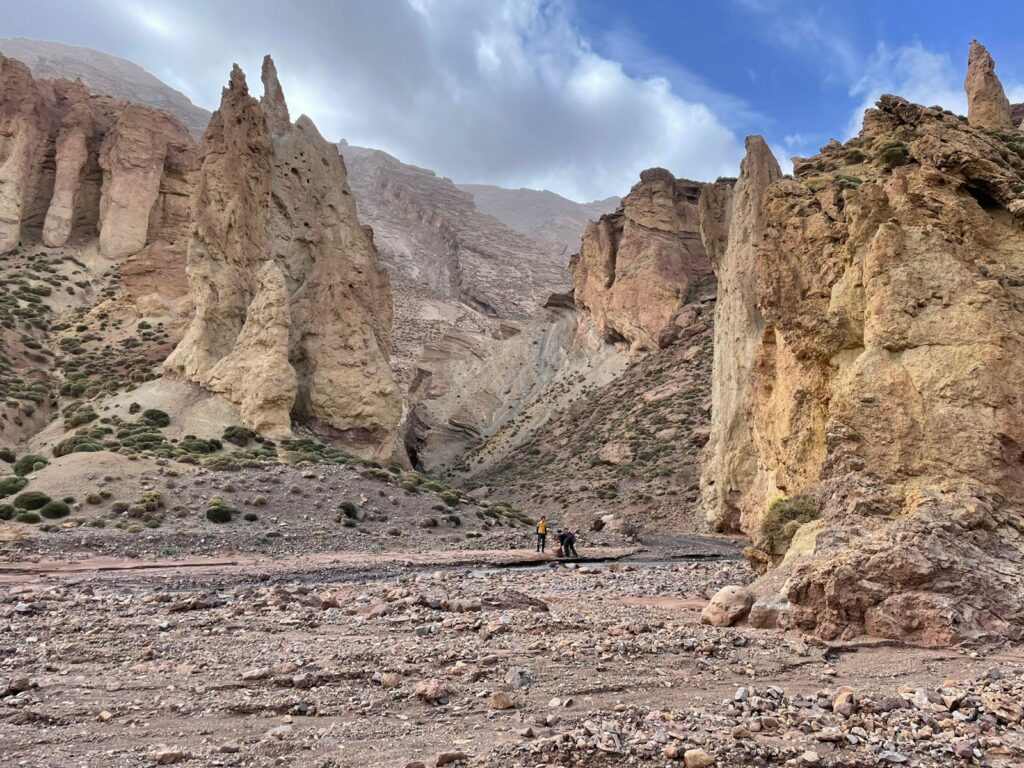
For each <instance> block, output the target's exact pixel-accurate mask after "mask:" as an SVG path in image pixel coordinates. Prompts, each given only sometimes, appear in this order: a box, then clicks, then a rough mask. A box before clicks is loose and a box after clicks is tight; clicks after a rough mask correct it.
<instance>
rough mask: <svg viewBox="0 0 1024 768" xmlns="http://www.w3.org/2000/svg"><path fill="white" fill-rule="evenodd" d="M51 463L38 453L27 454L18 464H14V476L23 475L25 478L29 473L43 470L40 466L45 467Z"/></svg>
mask: <svg viewBox="0 0 1024 768" xmlns="http://www.w3.org/2000/svg"><path fill="white" fill-rule="evenodd" d="M49 463H50V462H49V461H48V460H47V458H46V457H45V456H40V455H39V454H38V453H26V454H25V455H24V456H22V457H21V458H20V459H18V460H17V461H16V462H14V474H16V475H21V476H22V477H24V476H25V475H27V474H28V473H29V472H35V471H36V469H41V468H42V467H40V466H39V465H42V466H43V467H45V466H46V465H47V464H49Z"/></svg>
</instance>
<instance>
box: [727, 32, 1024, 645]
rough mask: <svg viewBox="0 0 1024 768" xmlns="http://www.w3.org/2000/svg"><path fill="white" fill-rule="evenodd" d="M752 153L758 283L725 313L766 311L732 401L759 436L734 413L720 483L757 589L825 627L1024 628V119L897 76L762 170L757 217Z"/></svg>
mask: <svg viewBox="0 0 1024 768" xmlns="http://www.w3.org/2000/svg"><path fill="white" fill-rule="evenodd" d="M976 61H977V58H976V55H975V49H972V68H973V67H974V66H975V63H976ZM970 83H971V78H970V77H969V78H968V85H970ZM972 122H974V121H973V120H972ZM986 128H988V126H986ZM752 155H753V153H750V154H748V160H747V166H746V167H745V169H744V176H745V177H746V178H742V177H741V179H740V182H739V184H738V188H737V192H736V198H737V199H736V200H734V204H733V226H732V227H730V235H729V243H728V247H727V256H726V261H727V262H728V260H729V256H730V255H733V254H734V253H735V255H736V256H737V257H742V258H743V259H744V263H742V264H736V265H734V266H735V268H736V269H738V270H744V269H745V270H747V271H749V272H751V273H753V274H755V275H756V301H755V303H754V305H753V306H752V305H751V303H750V302H749V301H744V302H739V303H737V305H736V306H735V307H734V309H733V310H732V311H730V310H727V309H725V308H724V307H722V306H720V309H721V310H722V314H721V315H720V316H719V318H718V320H719V322H720V323H721V324H723V325H724V326H725V327H736V328H744V327H749V319H748V318H749V315H750V313H754V312H757V311H759V313H760V320H759V322H758V326H759V328H758V331H757V333H756V339H754V340H753V344H754V346H755V350H754V355H753V361H752V365H751V367H750V384H749V390H748V392H747V393H746V394H745V395H744V397H743V399H742V401H741V402H740V403H739V404H738V407H739V410H740V412H742V413H743V414H744V415H745V416H746V421H747V424H748V427H749V435H747V434H740V433H733V434H732V435H730V434H725V436H724V439H723V440H722V441H721V442H720V444H719V448H718V454H717V457H718V460H719V461H721V457H722V455H723V454H722V451H723V450H724V451H725V452H729V451H741V450H749V451H750V455H751V458H752V461H751V465H752V466H748V467H746V468H745V472H744V474H743V475H742V478H741V480H742V482H739V483H736V484H735V485H733V486H730V487H729V489H722V488H719V490H718V494H719V495H721V494H722V493H723V492H724V491H725V490H728V491H729V492H731V493H732V492H734V496H733V498H731V499H729V503H730V504H731V505H734V506H735V507H736V508H737V509H738V511H739V517H738V521H739V525H740V526H741V527H742V528H743V530H745V531H746V532H747V533H749V534H750V535H751V536H752V538H753V540H754V547H753V548H751V550H750V551H749V557H750V559H751V561H752V562H753V563H754V564H755V566H756V567H758V568H759V569H761V570H767V571H768V573H767V575H766V576H765V577H764V579H763V580H762V582H760V585H759V587H758V589H759V591H760V592H761V593H767V592H771V591H773V590H778V591H779V592H780V593H781V595H782V597H783V598H784V599H785V600H787V601H788V605H789V617H788V620H789V621H790V623H791V624H792V625H795V626H796V627H799V628H801V629H803V630H808V631H814V632H816V633H817V634H819V635H821V636H824V637H828V638H833V637H840V636H843V637H847V636H851V635H854V634H857V633H861V632H865V631H866V632H868V633H870V634H874V635H881V636H886V637H895V638H900V639H906V640H911V641H915V642H922V643H928V644H943V643H950V642H955V641H957V640H960V639H966V638H975V639H977V638H1001V637H1010V638H1017V639H1019V638H1020V637H1021V636H1022V633H1024V472H1022V470H1021V457H1022V456H1024V447H1022V446H1024V410H1022V406H1021V401H1020V398H1019V393H1018V391H1017V390H1018V382H1019V381H1020V380H1021V379H1022V377H1024V355H1022V352H1024V349H1022V347H1024V294H1022V293H1021V291H1022V288H1021V286H1024V272H1022V269H1024V226H1022V225H1024V136H1022V135H1021V134H1020V133H1019V132H1018V131H1016V130H1012V129H1008V130H1005V131H1003V132H999V131H995V130H991V129H986V130H982V129H978V128H975V127H972V126H970V125H968V124H967V122H965V121H964V120H963V119H962V118H958V117H956V116H954V115H952V114H950V113H948V112H943V111H941V110H939V109H935V108H925V107H921V106H916V105H913V104H909V103H908V102H906V101H904V100H902V99H900V98H897V97H893V96H885V97H883V98H882V99H881V100H880V101H879V103H878V107H877V109H873V110H869V111H868V112H867V113H866V115H865V119H864V126H863V130H862V132H861V134H860V135H859V136H858V137H857V138H855V139H853V140H851V141H849V142H847V143H846V144H839V143H838V142H833V143H831V144H830V145H829V146H827V147H825V148H824V149H823V150H822V152H821V154H819V155H818V156H816V157H814V158H810V159H807V160H801V159H799V158H798V159H797V160H796V161H795V166H794V172H795V178H792V179H783V180H778V181H775V182H774V183H771V184H770V185H768V186H767V189H766V190H764V192H763V194H762V195H761V202H762V208H761V211H760V214H759V215H754V216H752V215H751V212H750V210H749V207H748V206H747V205H746V204H744V203H743V202H742V201H741V200H740V199H739V198H740V193H741V192H742V191H743V190H744V188H745V187H746V188H747V189H752V188H754V186H755V185H754V183H753V180H752V174H751V170H752V166H751V164H752V160H753V157H752ZM766 161H767V158H766V157H765V158H763V159H762V163H763V162H766ZM768 165H769V166H772V167H773V164H772V163H770V162H768ZM773 172H774V167H773ZM766 180H767V179H766ZM754 202H755V204H756V201H754ZM743 221H746V223H747V224H748V225H750V226H751V228H750V230H749V231H748V235H749V236H750V237H749V238H748V240H747V243H746V244H747V246H748V247H745V248H744V249H743V251H742V254H741V253H740V251H738V250H737V248H738V245H739V243H738V241H735V240H734V234H735V232H736V228H737V227H738V226H739V225H740V222H743ZM759 232H760V237H758V234H759ZM751 246H753V247H751ZM720 276H722V275H721V274H720ZM723 298H725V297H723ZM737 314H738V316H737ZM721 331H722V329H721V328H719V329H717V330H716V341H721V342H722V343H723V345H724V348H723V350H722V351H721V352H722V354H724V355H725V356H726V357H728V358H730V359H734V360H739V361H743V360H746V359H747V358H746V356H747V349H748V347H747V344H749V343H751V335H750V334H743V333H740V334H738V335H737V336H736V337H735V338H734V339H733V338H725V339H722V338H721V336H720V334H721ZM733 344H735V345H736V346H735V348H733V346H732V345H733ZM721 378H723V368H722V364H721V359H720V354H719V350H716V370H715V380H716V383H717V382H718V381H719V379H721ZM721 395H722V390H721V389H719V390H717V391H716V400H715V402H714V409H715V420H716V423H718V422H720V421H721V419H723V418H726V417H728V416H729V415H730V413H729V412H728V408H727V409H726V410H725V411H723V402H725V401H723V400H721V399H719V398H720V396H721ZM725 404H726V405H728V403H727V402H726V403H725ZM733 437H735V438H736V441H735V442H734V441H733V439H732V438H733ZM748 446H749V448H748ZM711 467H712V468H713V467H714V464H712V465H711ZM719 477H721V476H719ZM721 482H722V480H721V479H718V478H715V484H716V485H717V484H718V483H721ZM711 503H712V509H711V513H712V518H713V519H716V520H718V519H722V518H721V517H718V518H716V517H715V516H716V515H718V514H719V512H717V511H716V507H715V506H714V505H715V504H716V503H718V500H716V498H715V497H712V498H711ZM726 517H728V516H726ZM732 519H735V517H733V518H732Z"/></svg>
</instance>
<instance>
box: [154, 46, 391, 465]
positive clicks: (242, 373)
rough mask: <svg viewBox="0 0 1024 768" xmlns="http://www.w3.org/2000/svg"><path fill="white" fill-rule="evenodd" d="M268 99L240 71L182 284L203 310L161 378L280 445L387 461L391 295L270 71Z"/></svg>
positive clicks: (320, 143) (306, 126) (314, 139)
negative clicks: (323, 447) (303, 442)
mask: <svg viewBox="0 0 1024 768" xmlns="http://www.w3.org/2000/svg"><path fill="white" fill-rule="evenodd" d="M263 83H264V96H263V99H262V100H260V101H257V100H256V99H255V98H253V97H252V96H250V95H249V92H248V87H247V85H246V82H245V75H244V74H243V73H242V71H241V70H240V69H238V68H237V66H236V67H235V69H234V70H233V71H232V73H231V79H230V83H229V85H228V87H227V88H225V89H224V92H223V95H222V99H221V106H220V108H219V109H218V110H217V112H215V113H214V115H213V118H212V119H211V121H210V126H209V128H208V129H207V131H206V134H205V135H204V137H203V140H202V143H201V144H200V148H199V156H200V165H199V169H198V171H197V179H196V185H195V192H194V195H193V201H192V203H193V206H192V207H193V210H194V211H195V217H194V222H193V224H192V230H191V233H190V236H189V243H188V259H187V267H186V268H187V273H188V278H189V284H190V286H191V290H192V297H193V300H194V302H195V306H196V312H195V317H194V318H193V320H192V324H191V325H190V327H189V329H188V330H187V332H186V333H185V336H184V338H183V339H182V341H181V343H180V344H179V345H178V347H177V349H175V351H174V353H173V354H172V355H171V356H170V357H169V358H168V359H167V362H166V364H165V367H166V368H167V369H168V370H170V371H176V372H180V373H181V374H183V375H184V376H185V377H187V378H189V379H191V380H193V381H196V382H197V383H199V384H201V385H202V386H204V387H206V388H208V389H210V390H212V391H216V392H220V393H223V394H224V395H225V396H227V397H228V399H230V400H231V401H232V402H235V403H237V404H238V405H239V406H240V409H241V416H242V419H243V421H244V423H245V424H246V425H247V426H249V427H251V428H253V429H255V430H257V431H259V432H261V433H264V434H267V435H268V436H272V437H280V436H282V435H285V434H289V433H290V431H291V424H292V421H293V419H294V420H296V421H299V422H302V423H305V424H307V425H309V426H310V427H311V428H313V429H314V430H316V431H319V432H321V433H324V434H327V435H329V436H330V437H332V438H334V439H336V440H338V441H340V442H341V443H343V444H345V445H346V446H347V447H349V448H351V449H352V450H354V451H357V452H360V453H363V454H369V455H374V456H379V457H387V456H390V455H391V454H392V452H393V451H394V448H395V440H396V435H397V429H398V419H399V416H400V413H401V400H400V397H399V394H398V389H397V387H396V385H395V382H394V377H393V375H392V372H391V369H390V366H389V364H388V359H387V355H388V351H389V349H390V344H391V313H392V308H391V307H392V305H391V292H390V286H389V284H388V279H387V274H386V272H385V271H384V269H383V267H382V266H381V265H380V262H379V259H378V255H377V251H376V249H375V248H374V245H373V236H372V232H371V231H370V230H368V229H367V228H364V227H362V226H361V225H360V224H359V221H358V218H357V215H356V207H355V202H354V200H353V199H352V195H351V192H350V191H349V188H348V184H347V181H346V171H345V165H344V162H343V161H342V159H341V157H340V156H339V155H338V152H337V149H336V148H335V146H334V145H333V144H330V143H328V142H326V141H325V140H324V139H323V138H322V137H321V136H320V134H319V133H318V132H317V130H316V127H315V126H314V125H313V123H312V121H310V120H309V118H307V117H305V116H303V117H300V118H299V120H298V122H297V123H295V124H292V123H291V122H290V119H289V115H288V109H287V105H286V104H285V101H284V96H283V94H282V93H281V89H280V85H279V83H278V82H277V73H276V70H275V69H274V65H273V61H272V60H271V59H270V57H269V56H268V57H267V58H265V59H264V65H263Z"/></svg>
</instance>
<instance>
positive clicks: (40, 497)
mask: <svg viewBox="0 0 1024 768" xmlns="http://www.w3.org/2000/svg"><path fill="white" fill-rule="evenodd" d="M49 503H50V497H49V496H47V495H46V494H45V493H43V492H41V491H25V492H24V493H19V494H18V495H17V496H15V497H14V506H16V507H17V508H18V509H39V508H40V507H42V506H44V505H46V504H49Z"/></svg>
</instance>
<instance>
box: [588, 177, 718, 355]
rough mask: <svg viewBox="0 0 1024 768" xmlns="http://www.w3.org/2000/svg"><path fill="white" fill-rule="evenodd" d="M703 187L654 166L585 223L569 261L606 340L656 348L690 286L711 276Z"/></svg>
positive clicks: (639, 347) (595, 321) (590, 316)
mask: <svg viewBox="0 0 1024 768" xmlns="http://www.w3.org/2000/svg"><path fill="white" fill-rule="evenodd" d="M701 186H702V185H701V184H700V183H698V182H693V181H687V180H685V179H676V178H675V177H674V176H673V175H672V174H671V173H669V172H668V171H666V170H665V169H663V168H650V169H648V170H646V171H643V172H642V173H641V174H640V181H639V183H637V184H636V185H635V186H634V187H633V189H632V190H630V192H629V194H628V195H626V197H624V198H623V200H622V205H621V206H620V207H619V209H618V210H617V211H616V212H615V213H611V214H605V215H604V216H602V217H601V218H600V219H598V220H597V221H594V222H590V223H589V224H588V225H587V229H586V231H585V232H584V235H583V241H582V243H581V244H580V252H579V254H577V255H576V256H574V257H573V259H572V263H571V269H572V273H573V284H574V286H575V293H574V298H575V304H576V306H577V307H578V308H579V310H580V311H582V312H585V313H587V315H588V316H589V318H590V319H591V320H592V322H593V324H594V326H595V327H596V328H597V330H598V332H599V333H600V334H601V335H602V336H603V337H604V338H605V339H606V340H608V341H618V340H622V341H625V342H627V343H628V344H629V346H630V348H631V349H637V350H645V351H655V350H657V349H658V348H659V347H660V346H661V345H660V343H659V337H660V335H661V333H662V331H663V330H665V329H666V328H667V327H668V326H670V325H672V321H673V318H674V317H675V316H676V315H677V314H678V313H679V311H680V309H682V307H683V305H684V304H685V303H686V299H687V296H688V294H689V292H690V288H691V286H693V285H694V284H696V283H697V282H699V281H701V280H703V279H705V278H707V277H710V275H711V264H710V262H709V261H708V257H707V254H706V253H705V251H704V246H703V244H702V243H701V240H700V235H699V215H698V212H697V200H698V198H699V196H700V190H701Z"/></svg>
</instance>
